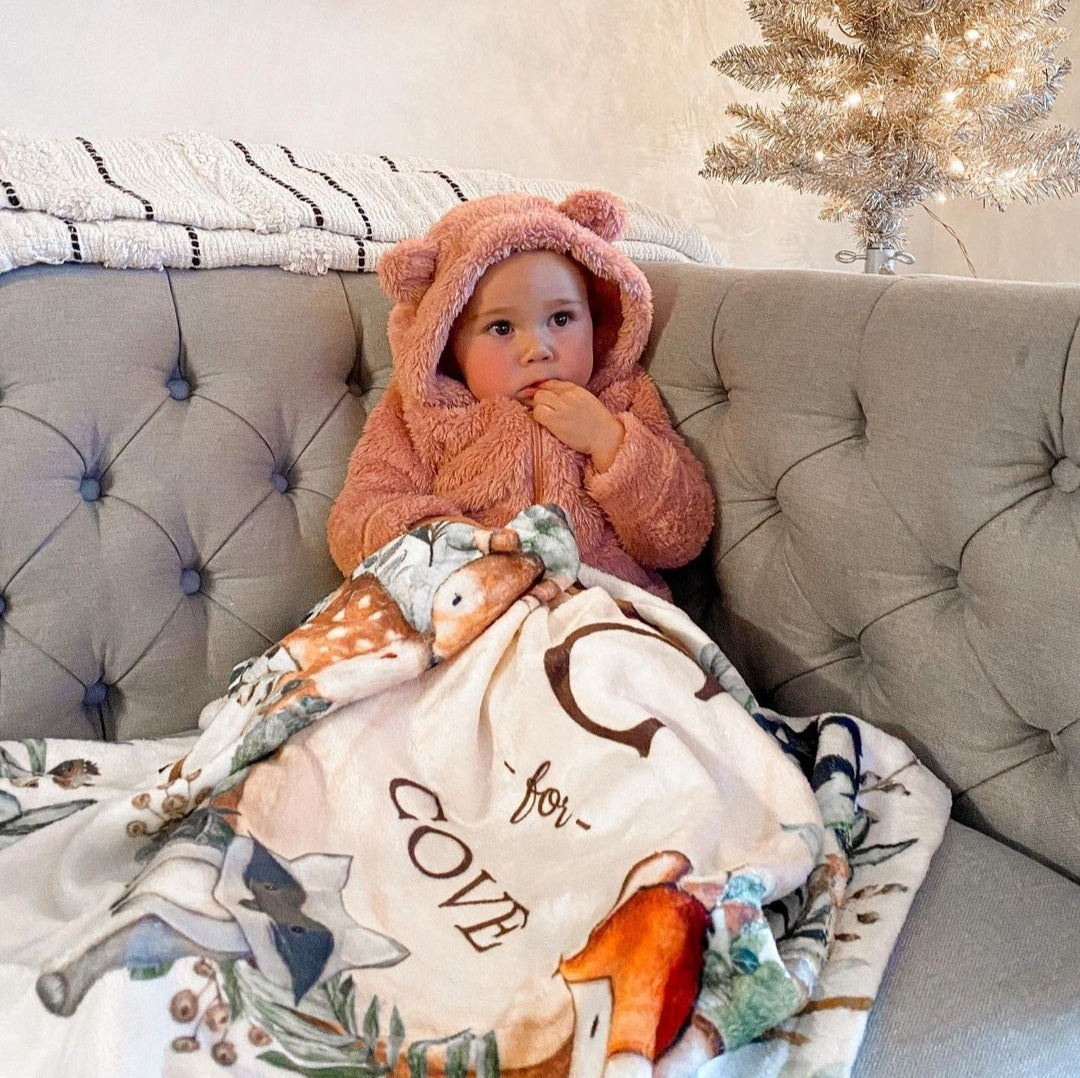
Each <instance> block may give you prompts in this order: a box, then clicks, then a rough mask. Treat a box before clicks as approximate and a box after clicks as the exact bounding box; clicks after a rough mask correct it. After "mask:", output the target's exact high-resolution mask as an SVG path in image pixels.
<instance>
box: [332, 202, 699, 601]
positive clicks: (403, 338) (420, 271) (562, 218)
mask: <svg viewBox="0 0 1080 1078" xmlns="http://www.w3.org/2000/svg"><path fill="white" fill-rule="evenodd" d="M624 224H625V211H624V209H623V207H622V204H621V203H620V202H619V201H618V200H617V199H615V197H614V196H612V195H610V194H608V193H606V192H602V191H579V192H577V193H575V194H573V195H571V196H569V197H568V198H567V199H565V200H564V201H563V202H562V203H560V204H558V205H556V204H555V203H554V202H552V201H550V200H549V199H546V198H542V197H539V196H535V195H520V194H507V195H493V196H491V197H488V198H483V199H478V200H476V201H473V202H466V203H463V204H462V205H461V206H458V207H455V208H454V209H453V210H451V211H450V212H449V213H447V214H446V215H445V216H444V217H443V218H442V219H441V220H439V221H438V222H437V223H436V224H435V225H433V226H432V228H431V230H430V231H429V232H428V234H427V235H426V236H425V237H423V238H422V239H411V240H405V241H404V242H402V243H399V244H398V245H397V246H396V247H394V248H393V249H392V250H390V251H389V252H387V254H385V255H384V256H383V257H382V259H381V260H380V262H379V267H378V273H379V281H380V284H381V285H382V287H383V290H384V291H385V292H386V293H387V294H388V295H389V296H390V298H391V299H392V300H394V301H395V306H394V308H393V310H392V311H391V313H390V320H389V325H388V329H387V334H388V337H389V341H390V349H391V353H392V355H393V362H394V372H393V376H392V378H391V380H390V384H389V386H388V388H387V390H386V392H385V394H384V395H383V397H382V399H381V400H380V401H379V403H378V404H377V405H376V407H375V408H374V409H373V410H372V412H371V415H370V416H369V417H368V420H367V423H366V424H365V426H364V432H363V435H362V436H361V438H360V441H359V442H358V443H357V445H356V448H355V449H354V450H353V452H352V455H351V457H350V459H349V467H348V474H347V476H346V479H345V485H344V487H343V488H342V491H341V493H340V494H339V496H338V498H337V500H336V501H335V503H334V505H333V508H332V509H331V511H330V519H329V522H328V525H327V534H328V539H329V545H330V553H331V555H332V556H333V558H334V561H335V562H336V563H337V565H338V567H339V568H340V569H341V570H342V572H343V573H345V574H346V575H348V574H349V573H351V571H352V570H353V569H354V568H355V567H356V565H357V564H358V563H359V562H360V561H362V560H363V559H364V558H365V557H366V556H367V555H368V554H370V553H372V552H373V551H374V550H377V549H378V548H379V547H381V546H383V545H384V544H385V543H387V542H388V541H389V540H390V539H392V538H393V537H394V536H396V535H399V534H401V533H402V532H404V531H407V530H409V528H411V527H413V526H414V525H415V524H417V523H418V522H419V521H421V520H425V519H429V518H432V517H455V518H460V517H468V518H470V519H472V520H475V521H477V522H478V523H480V524H482V525H484V526H485V527H490V528H498V527H502V526H503V525H505V524H506V522H507V521H508V520H510V519H511V518H512V517H513V516H515V515H516V514H517V513H518V512H520V511H521V510H522V509H523V508H524V507H525V506H527V505H530V504H534V503H551V502H554V503H556V504H558V505H559V506H561V507H562V508H563V509H564V510H565V511H566V513H567V515H568V517H569V518H570V521H571V523H572V525H573V528H574V533H575V536H576V538H577V542H578V546H579V548H580V551H581V557H582V560H583V561H584V562H586V563H587V564H589V565H592V566H595V567H596V568H598V569H601V570H603V571H605V572H608V573H611V574H612V575H614V576H617V577H620V578H622V579H623V580H627V581H629V582H631V583H633V584H637V585H639V586H641V587H644V588H647V589H648V590H650V591H653V592H655V593H656V594H659V595H663V596H665V597H667V596H668V594H669V593H668V589H667V587H666V585H665V584H664V582H663V580H662V579H661V577H660V576H659V574H658V573H656V571H655V570H656V569H664V568H675V567H677V566H680V565H684V564H686V562H688V561H690V560H691V559H692V558H694V557H695V556H696V555H697V554H698V553H699V552H700V551H701V549H702V548H703V547H704V545H705V542H706V540H707V539H708V536H709V532H710V531H711V529H712V525H713V511H714V508H713V494H712V488H711V487H710V485H709V482H708V479H707V478H706V476H705V471H704V469H703V468H702V466H701V463H700V462H699V461H698V460H697V458H695V457H694V455H693V454H692V453H691V452H690V450H689V448H688V447H687V446H686V444H685V442H684V441H683V440H682V438H681V437H680V436H679V435H678V434H677V433H676V432H675V431H674V429H673V428H672V426H671V423H670V421H669V419H668V416H667V412H666V411H665V409H664V405H663V403H662V401H661V399H660V395H659V393H658V391H657V389H656V386H655V384H654V383H653V381H652V379H651V378H650V377H649V376H648V375H647V374H646V373H645V371H644V370H642V368H641V367H640V366H639V364H638V360H639V358H640V356H641V354H642V352H643V351H644V348H645V344H646V341H647V340H648V336H649V328H650V326H651V324H652V293H651V290H650V288H649V284H648V281H647V280H646V279H645V276H644V274H643V273H642V272H641V270H640V269H638V267H637V266H636V265H634V263H633V262H631V261H630V259H629V258H627V257H626V256H625V255H624V254H623V253H622V252H621V251H619V250H618V249H617V248H616V247H614V246H612V242H611V241H612V240H614V239H616V238H618V236H619V235H620V233H621V232H622V229H623V227H624ZM537 250H550V251H556V252H558V253H560V254H563V255H565V256H567V257H568V258H571V259H573V261H575V262H576V263H578V265H579V266H581V267H582V268H583V269H584V271H585V274H586V278H587V281H588V291H589V305H590V308H591V311H592V315H593V324H594V328H593V345H594V363H593V371H592V376H591V378H590V379H589V381H588V383H587V385H586V388H587V389H588V390H589V391H590V392H591V393H592V394H593V395H594V396H596V397H597V398H598V399H599V400H600V401H601V403H603V404H604V406H605V407H606V408H607V409H608V410H609V411H610V412H611V413H612V414H613V415H614V416H615V417H616V418H617V419H618V420H619V422H620V423H621V424H622V426H623V428H624V432H625V435H624V438H623V441H622V445H621V446H620V447H619V450H618V452H617V454H616V456H615V460H614V462H613V463H612V465H611V467H609V468H608V469H607V470H606V471H604V472H597V471H596V470H595V469H594V467H593V465H592V462H591V461H590V460H589V459H588V458H587V457H585V456H584V455H582V454H581V453H577V452H575V451H574V450H573V449H571V448H570V447H569V446H567V445H565V444H564V443H562V442H561V441H559V439H558V438H556V437H555V436H554V435H553V434H551V433H550V432H549V431H547V430H546V429H544V428H543V427H541V426H540V424H538V423H537V422H535V420H533V419H532V417H531V415H530V412H529V409H528V408H527V407H526V406H525V405H524V404H522V403H520V402H519V401H516V400H513V399H511V398H509V397H491V398H486V399H484V400H477V399H476V398H475V397H474V396H473V395H472V393H470V392H469V389H468V387H467V386H465V385H464V384H463V383H462V382H461V381H459V380H457V379H456V378H453V377H451V376H450V375H448V374H447V373H445V371H444V369H443V367H441V366H440V363H441V360H442V358H443V354H444V351H445V350H446V347H447V341H448V339H449V336H450V330H451V327H452V326H453V324H454V321H455V319H456V318H457V317H458V315H459V314H460V313H461V312H462V310H463V309H464V307H465V305H466V303H467V302H468V300H469V297H470V296H471V295H472V293H473V290H474V289H475V287H476V284H477V282H478V281H479V280H480V278H481V276H482V275H483V273H484V271H485V270H487V269H488V268H489V267H490V266H492V265H494V264H495V263H497V262H500V261H502V260H503V259H505V258H508V257H509V256H510V255H512V254H514V253H516V252H519V251H537Z"/></svg>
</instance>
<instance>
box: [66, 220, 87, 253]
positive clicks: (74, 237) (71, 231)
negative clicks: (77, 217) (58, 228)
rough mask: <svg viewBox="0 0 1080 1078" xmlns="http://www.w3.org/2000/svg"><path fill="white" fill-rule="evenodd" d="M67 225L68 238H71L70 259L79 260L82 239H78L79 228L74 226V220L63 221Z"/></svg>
mask: <svg viewBox="0 0 1080 1078" xmlns="http://www.w3.org/2000/svg"><path fill="white" fill-rule="evenodd" d="M64 224H65V225H67V230H68V239H70V240H71V261H72V262H81V261H82V260H83V257H82V241H81V240H80V239H79V230H78V229H77V228H76V227H75V222H74V221H66V220H65V221H64Z"/></svg>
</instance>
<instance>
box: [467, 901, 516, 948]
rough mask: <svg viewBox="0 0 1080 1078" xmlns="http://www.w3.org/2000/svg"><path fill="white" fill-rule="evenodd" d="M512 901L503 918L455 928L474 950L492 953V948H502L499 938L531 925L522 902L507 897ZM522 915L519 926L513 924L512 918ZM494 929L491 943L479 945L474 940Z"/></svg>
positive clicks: (493, 918) (494, 918)
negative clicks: (482, 933)
mask: <svg viewBox="0 0 1080 1078" xmlns="http://www.w3.org/2000/svg"><path fill="white" fill-rule="evenodd" d="M506 897H507V898H508V899H509V900H510V909H509V910H507V911H506V913H504V914H503V915H502V916H501V917H492V918H491V919H490V920H487V921H480V922H479V923H478V924H475V925H454V927H455V928H456V929H457V930H458V931H459V932H460V933H461V934H462V935H463V936H464V937H465V938H466V939H467V940H468V941H469V943H470V945H471V946H472V947H473V949H474V950H476V951H480V952H481V953H482V952H484V951H490V950H491V948H492V947H501V946H502V942H501V940H500V938H499V937H501V936H507V935H509V934H510V933H511V932H516V931H517V930H518V929H519V928H524V927H525V926H526V925H527V924H528V923H529V911H528V910H527V909H526V908H525V907H524V906H523V905H521V903H520V902H517V901H515V900H514V899H512V898H510V896H509V895H507V896H506ZM517 914H520V915H521V919H520V920H519V921H518V923H517V924H512V923H511V918H513V917H514V916H515V915H517ZM486 928H491V929H494V931H493V933H492V936H493V937H494V938H493V940H492V942H491V943H477V942H476V940H475V939H474V938H473V937H474V936H475V935H477V934H478V933H480V932H483V931H484V929H486Z"/></svg>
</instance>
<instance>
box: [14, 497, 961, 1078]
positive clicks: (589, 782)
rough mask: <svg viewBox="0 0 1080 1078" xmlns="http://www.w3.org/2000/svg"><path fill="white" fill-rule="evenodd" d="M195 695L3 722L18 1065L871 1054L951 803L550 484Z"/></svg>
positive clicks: (356, 585)
mask: <svg viewBox="0 0 1080 1078" xmlns="http://www.w3.org/2000/svg"><path fill="white" fill-rule="evenodd" d="M200 725H201V726H202V728H203V729H202V732H201V734H200V735H199V736H198V737H197V738H186V739H183V738H182V739H171V740H169V741H163V742H134V743H128V744H102V743H98V742H71V741H59V740H57V741H27V742H7V743H4V744H3V745H2V746H0V998H2V999H3V1000H4V1007H3V1010H2V1011H0V1059H3V1060H4V1061H5V1066H6V1067H9V1068H10V1069H11V1071H12V1073H19V1074H32V1073H33V1074H37V1073H40V1074H45V1073H53V1072H57V1073H61V1072H63V1071H64V1070H66V1069H71V1068H72V1067H74V1068H75V1071H76V1072H77V1073H78V1074H80V1075H82V1076H87V1078H91V1076H96V1075H101V1076H106V1075H107V1076H109V1078H113V1076H116V1075H139V1076H143V1075H147V1074H151V1073H162V1074H168V1075H177V1076H180V1075H202V1074H219V1073H221V1070H222V1068H233V1069H235V1070H236V1071H237V1072H238V1073H243V1074H250V1075H275V1074H277V1075H280V1074H282V1073H290V1072H291V1073H294V1074H304V1075H322V1076H325V1078H377V1076H381V1075H389V1074H391V1073H395V1074H401V1075H405V1074H406V1073H408V1074H410V1075H415V1076H420V1075H424V1074H429V1073H445V1074H447V1075H460V1076H464V1075H467V1074H469V1073H475V1074H478V1075H484V1076H491V1075H495V1074H497V1073H500V1072H504V1071H505V1072H510V1071H528V1072H529V1073H530V1074H533V1073H534V1074H536V1075H538V1076H546V1075H552V1076H555V1075H563V1074H567V1073H570V1074H572V1075H574V1076H575V1078H587V1076H600V1075H608V1076H609V1078H615V1076H617V1075H623V1074H627V1075H630V1074H641V1075H643V1076H644V1075H653V1074H656V1075H658V1076H669V1075H670V1076H676V1075H680V1076H681V1075H688V1074H691V1073H694V1072H696V1071H697V1070H698V1069H699V1068H700V1067H702V1066H703V1065H707V1066H708V1070H707V1071H704V1072H702V1073H708V1074H710V1075H712V1074H717V1075H726V1074H731V1075H743V1074H770V1075H772V1074H784V1075H815V1074H817V1075H821V1074H829V1075H842V1074H846V1073H847V1072H848V1071H849V1070H850V1067H851V1064H852V1062H853V1060H854V1057H855V1054H856V1052H857V1049H858V1045H859V1041H860V1038H861V1036H862V1030H863V1025H864V1023H865V1018H866V1012H867V1011H868V1009H869V1007H870V1006H871V1004H872V1002H873V997H874V993H875V991H876V989H877V986H878V983H879V981H880V978H881V974H882V972H883V970H884V967H885V964H886V961H887V958H888V955H889V953H890V951H891V949H892V946H893V944H894V942H895V939H896V935H897V933H898V931H899V929H900V927H901V925H902V923H903V920H904V918H905V916H906V913H907V910H908V907H909V905H910V902H911V899H912V896H913V894H914V891H915V889H916V888H917V887H918V885H919V883H920V882H921V880H922V878H923V876H924V875H925V872H926V868H927V865H928V863H929V859H930V857H931V855H932V853H933V851H934V849H935V848H936V846H937V844H938V842H939V840H940V837H941V833H942V830H943V828H944V824H945V820H946V818H947V816H948V807H949V800H948V797H947V793H946V791H945V790H944V788H943V787H942V786H941V785H940V783H938V782H937V781H936V780H935V779H934V778H933V777H932V776H930V774H929V773H928V772H927V771H926V770H925V769H924V768H923V767H922V766H921V765H920V764H919V763H918V762H917V761H916V760H915V759H914V758H913V757H912V755H911V753H910V751H909V750H907V749H906V748H905V747H904V746H903V745H902V744H901V743H900V742H898V741H896V740H895V739H893V738H890V737H888V736H886V735H884V734H882V733H881V732H879V731H877V730H874V729H873V728H872V727H869V726H868V725H866V724H865V723H863V722H861V721H859V720H858V719H856V718H853V717H851V716H844V715H822V716H817V717H815V718H811V719H801V720H793V719H786V718H783V717H781V716H779V715H776V714H775V713H773V712H770V711H768V710H766V709H763V708H761V707H759V706H758V705H757V703H756V701H755V700H754V699H753V697H752V695H751V694H750V692H749V691H748V689H747V687H746V685H745V684H744V682H743V681H742V679H741V678H740V677H739V676H738V674H737V673H736V672H735V671H734V670H733V669H732V667H731V666H730V664H729V663H728V662H727V661H726V659H725V658H724V656H723V655H722V654H721V652H720V650H719V649H718V648H717V646H716V645H715V644H714V643H713V642H712V641H711V640H709V638H708V637H707V636H705V635H704V634H703V633H702V632H701V631H700V630H699V629H698V628H697V627H696V626H695V625H694V624H693V623H692V622H691V621H690V620H689V619H688V618H687V617H686V615H685V614H683V613H682V612H681V611H680V610H679V609H678V608H676V607H674V606H672V605H671V604H669V603H666V602H664V601H663V600H661V599H659V598H657V597H655V596H652V595H649V594H647V593H645V592H643V591H640V590H638V589H635V588H633V587H631V586H629V585H626V584H623V583H621V582H619V581H617V580H614V579H612V578H610V577H606V576H604V575H603V574H599V573H596V572H594V571H592V570H589V569H588V568H587V567H580V566H579V565H578V560H577V550H576V546H575V545H574V542H573V536H572V533H571V531H570V529H569V527H568V525H567V523H566V521H565V518H564V516H563V515H562V513H561V512H560V511H559V510H558V509H557V508H555V507H544V506H533V507H531V508H530V509H528V510H526V511H525V512H524V513H522V514H521V515H520V516H519V517H518V518H516V519H515V520H514V521H512V522H511V523H510V525H509V527H508V528H507V529H505V530H501V531H496V532H488V531H485V530H483V529H479V528H473V527H472V526H469V525H465V524H461V523H436V524H431V525H425V526H422V527H419V528H417V529H415V530H414V531H412V532H410V533H408V534H407V535H404V536H401V537H399V538H398V539H396V540H395V541H393V542H392V543H390V544H389V545H388V546H387V547H385V548H383V549H382V550H381V551H379V552H378V553H376V554H375V555H373V556H372V557H370V558H368V559H367V560H366V561H365V562H364V563H363V564H362V565H360V566H359V567H358V568H357V570H356V571H355V572H354V574H353V575H352V577H351V579H349V580H348V581H346V582H345V583H344V584H343V585H342V586H341V587H340V588H339V589H338V590H337V591H336V592H334V593H333V594H332V595H331V596H329V597H327V599H325V600H324V601H323V602H322V603H320V604H319V605H318V606H317V607H316V608H315V609H314V610H313V611H312V612H311V613H310V614H309V615H308V616H307V617H306V618H305V619H304V621H303V622H302V623H301V624H300V625H299V626H298V627H297V628H296V629H295V630H294V631H293V632H291V633H290V634H288V635H287V636H286V637H284V638H283V639H282V640H281V641H280V642H279V643H278V644H277V645H275V646H274V647H272V648H270V649H269V650H268V651H267V652H265V653H264V654H262V655H260V656H257V657H255V658H254V659H252V660H250V661H249V662H247V663H245V664H242V665H241V666H240V667H238V668H237V669H236V671H235V672H234V676H233V679H232V684H231V685H230V686H229V689H228V692H227V694H226V695H225V696H223V697H221V698H220V699H219V700H217V701H215V702H214V703H212V704H210V705H208V707H207V708H206V709H205V711H204V713H203V716H202V719H201V723H200ZM75 1061H77V1066H75Z"/></svg>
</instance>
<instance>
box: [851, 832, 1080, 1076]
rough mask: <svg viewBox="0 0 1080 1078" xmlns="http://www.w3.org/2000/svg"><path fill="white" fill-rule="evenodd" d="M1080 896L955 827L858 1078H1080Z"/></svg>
mask: <svg viewBox="0 0 1080 1078" xmlns="http://www.w3.org/2000/svg"><path fill="white" fill-rule="evenodd" d="M1078 924H1080V887H1077V886H1076V884H1074V883H1071V882H1070V881H1069V880H1067V879H1065V878H1064V877H1063V876H1061V875H1059V874H1058V873H1056V872H1054V871H1052V870H1051V869H1049V868H1046V867H1045V866H1044V865H1041V864H1039V863H1038V862H1036V861H1033V860H1031V859H1030V858H1028V857H1025V856H1024V855H1023V854H1021V853H1018V852H1017V851H1015V850H1012V849H1009V848H1008V847H1007V846H1004V845H1003V844H1001V843H1000V842H997V841H995V840H994V839H992V838H988V837H987V836H986V835H983V834H980V833H979V832H978V831H974V830H972V829H971V828H969V827H965V826H964V825H962V824H959V823H956V822H951V823H950V824H949V825H948V826H947V827H946V829H945V837H944V839H943V841H942V844H941V847H940V848H939V849H938V851H937V853H936V854H935V855H934V860H933V861H932V862H931V864H930V871H929V873H928V874H927V877H926V880H925V881H924V883H923V885H922V888H921V889H920V890H919V893H918V894H917V895H916V896H915V901H914V903H913V904H912V908H911V912H910V914H909V915H908V919H907V922H906V924H905V926H904V929H903V931H902V932H901V934H900V938H899V940H898V942H897V945H896V948H895V950H894V951H893V955H892V958H891V960H890V962H889V965H888V968H887V969H886V971H885V978H884V980H883V982H882V986H881V990H880V992H879V993H878V997H877V1000H876V1002H875V1003H874V1007H873V1009H872V1010H871V1012H870V1017H869V1021H868V1023H867V1029H866V1037H865V1039H864V1041H863V1045H862V1050H861V1051H860V1053H859V1057H858V1060H857V1061H856V1065H855V1069H854V1071H853V1072H852V1073H853V1078H911V1076H912V1075H919V1076H920V1078H936V1076H941V1078H1029V1076H1031V1075H1038V1076H1039V1078H1074V1076H1075V1075H1076V1074H1077V1073H1080V972H1078V971H1080V932H1077V930H1076V926H1077V925H1078Z"/></svg>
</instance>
